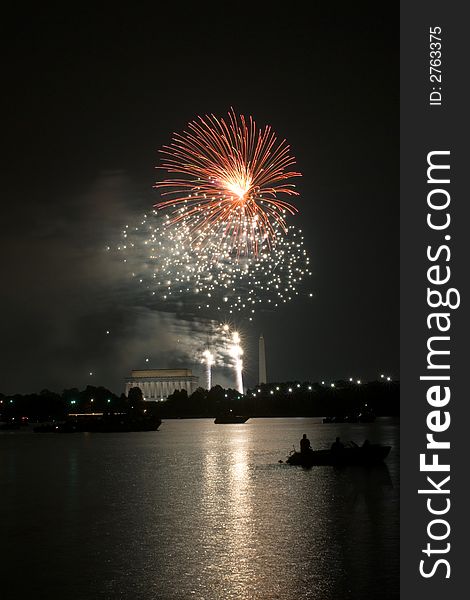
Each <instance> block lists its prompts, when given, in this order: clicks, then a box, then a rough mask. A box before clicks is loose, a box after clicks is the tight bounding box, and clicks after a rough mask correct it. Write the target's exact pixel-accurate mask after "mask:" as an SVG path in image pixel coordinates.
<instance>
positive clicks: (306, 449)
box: [300, 433, 312, 454]
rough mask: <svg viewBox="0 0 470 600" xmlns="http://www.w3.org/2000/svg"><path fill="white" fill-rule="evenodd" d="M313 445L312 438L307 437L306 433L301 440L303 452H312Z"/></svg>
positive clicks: (301, 450)
mask: <svg viewBox="0 0 470 600" xmlns="http://www.w3.org/2000/svg"><path fill="white" fill-rule="evenodd" d="M311 449H312V447H311V446H310V440H309V439H308V437H307V434H306V433H304V434H303V436H302V439H301V440H300V452H301V453H302V454H307V453H308V452H310V451H311Z"/></svg>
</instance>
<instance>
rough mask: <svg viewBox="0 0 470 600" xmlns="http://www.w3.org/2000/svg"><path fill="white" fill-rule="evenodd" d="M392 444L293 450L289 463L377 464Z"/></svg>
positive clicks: (288, 459) (306, 464)
mask: <svg viewBox="0 0 470 600" xmlns="http://www.w3.org/2000/svg"><path fill="white" fill-rule="evenodd" d="M391 449H392V447H391V446H382V445H381V444H368V445H366V446H356V445H352V446H345V447H344V448H341V449H340V450H330V449H327V450H310V451H309V452H303V453H302V452H297V451H293V452H292V453H291V454H290V455H289V456H288V458H287V461H286V462H287V464H289V465H298V466H302V467H313V466H322V465H377V464H380V463H382V462H383V461H384V460H385V459H386V458H387V456H388V455H389V453H390V450H391Z"/></svg>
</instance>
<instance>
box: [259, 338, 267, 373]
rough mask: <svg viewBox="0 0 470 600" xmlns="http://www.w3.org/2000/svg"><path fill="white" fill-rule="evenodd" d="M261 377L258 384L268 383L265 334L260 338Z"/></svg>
mask: <svg viewBox="0 0 470 600" xmlns="http://www.w3.org/2000/svg"><path fill="white" fill-rule="evenodd" d="M258 360H259V377H258V383H266V351H265V349H264V337H263V334H261V335H260V336H259V342H258Z"/></svg>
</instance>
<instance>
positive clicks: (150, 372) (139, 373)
mask: <svg viewBox="0 0 470 600" xmlns="http://www.w3.org/2000/svg"><path fill="white" fill-rule="evenodd" d="M125 381H126V396H128V395H129V390H130V389H131V388H133V387H139V388H140V389H141V390H142V394H143V396H144V399H145V400H166V399H167V398H168V396H169V395H170V394H172V393H173V392H174V391H175V390H186V391H187V392H188V396H190V395H191V394H192V393H193V392H194V391H195V390H196V389H197V387H198V383H199V377H196V376H195V375H193V373H192V371H191V369H142V370H135V371H131V376H130V377H127V378H126V380H125Z"/></svg>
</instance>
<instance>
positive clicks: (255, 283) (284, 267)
mask: <svg viewBox="0 0 470 600" xmlns="http://www.w3.org/2000/svg"><path fill="white" fill-rule="evenodd" d="M162 152H163V154H164V156H165V159H164V162H163V165H162V166H161V167H160V168H162V169H165V170H166V171H167V172H168V174H169V175H171V177H170V178H169V179H166V180H164V181H162V182H160V183H157V185H156V187H158V188H160V189H161V190H162V195H163V196H168V197H171V199H166V200H163V201H162V202H160V203H159V204H157V205H155V209H154V210H153V212H152V213H151V214H150V215H149V216H147V215H145V217H144V219H143V220H142V221H141V223H140V224H139V225H138V226H132V227H130V226H128V225H126V227H125V229H124V231H123V234H122V235H123V239H122V242H121V243H120V244H119V246H118V251H119V252H120V253H121V254H122V255H123V256H122V260H123V261H124V262H126V263H127V264H128V266H129V267H130V271H131V273H132V275H133V277H134V278H135V279H136V280H137V281H138V282H139V284H140V286H141V289H142V290H143V291H145V292H146V293H147V294H150V295H151V296H152V298H153V300H156V302H155V304H156V305H157V306H159V307H161V302H165V303H166V310H179V311H180V312H184V311H185V310H186V311H187V312H191V311H192V309H193V308H195V307H197V308H199V309H202V310H205V309H210V310H214V309H216V310H219V311H223V312H224V313H226V314H236V313H242V312H243V313H249V314H250V316H249V318H250V320H251V319H252V315H253V314H254V313H255V312H257V311H258V310H260V309H262V308H270V307H272V308H276V307H278V306H279V305H281V304H284V303H286V302H289V301H290V300H292V299H293V298H294V297H295V296H298V295H299V293H300V290H301V284H302V282H303V280H304V279H305V277H306V276H308V275H311V273H310V266H309V258H308V255H307V252H306V249H305V247H304V241H303V236H302V231H301V230H300V229H297V228H296V227H295V226H294V225H292V224H290V223H288V222H287V217H288V216H289V215H292V214H293V213H295V212H296V210H297V209H296V208H295V207H294V206H293V205H292V204H289V203H287V202H285V201H284V200H282V199H280V198H278V196H280V195H283V194H284V195H288V196H295V195H298V194H297V192H296V191H295V189H294V185H293V184H292V183H289V180H290V179H292V178H293V177H298V176H300V173H297V172H295V171H292V170H290V169H291V167H292V165H293V164H294V162H295V161H294V158H293V157H291V155H290V147H289V146H288V144H287V143H286V141H285V140H282V141H281V142H278V141H277V138H276V136H275V134H274V133H273V131H272V130H271V128H270V127H269V126H266V127H265V128H264V129H258V128H257V127H256V124H255V122H254V120H253V119H252V118H251V117H249V118H248V119H245V117H244V116H240V117H237V116H236V114H235V113H234V112H233V111H232V112H231V113H229V116H228V120H227V121H225V120H224V119H217V118H216V117H215V116H206V117H204V118H202V117H199V120H197V121H193V122H191V123H189V125H188V131H186V132H184V133H183V134H174V137H173V139H172V141H171V143H170V145H169V146H166V147H165V148H164V150H162ZM108 248H109V247H108ZM310 295H311V294H310ZM182 300H184V304H183V303H182V302H181V301H182ZM183 307H184V308H183Z"/></svg>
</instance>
